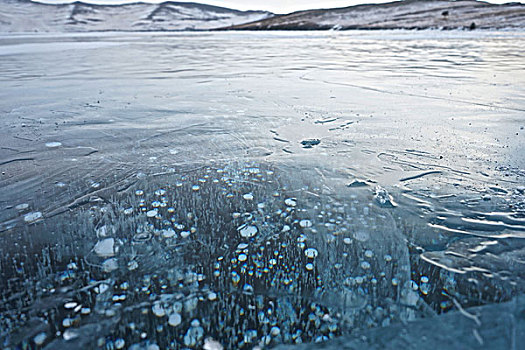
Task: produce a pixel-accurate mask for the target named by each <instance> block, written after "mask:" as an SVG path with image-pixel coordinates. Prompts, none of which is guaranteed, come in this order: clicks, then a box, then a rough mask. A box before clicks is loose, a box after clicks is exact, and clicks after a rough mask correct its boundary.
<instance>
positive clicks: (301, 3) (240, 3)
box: [39, 0, 512, 13]
mask: <svg viewBox="0 0 525 350" xmlns="http://www.w3.org/2000/svg"><path fill="white" fill-rule="evenodd" d="M39 1H40V2H47V3H66V2H73V1H74V0H71V1H68V0H39ZM82 1H83V2H88V3H95V4H122V3H127V2H128V3H129V2H139V1H140V0H82ZM163 1H164V0H149V1H144V2H163ZM389 1H392V0H369V1H360V0H202V1H199V0H194V1H193V2H200V3H205V4H210V5H217V6H224V7H229V8H235V9H239V10H267V11H271V12H274V13H289V12H293V11H298V10H308V9H314V8H330V7H344V6H351V5H357V4H365V3H380V2H389ZM510 1H512V0H490V1H489V2H492V3H500V4H502V3H505V2H510Z"/></svg>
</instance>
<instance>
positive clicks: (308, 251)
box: [304, 248, 319, 259]
mask: <svg viewBox="0 0 525 350" xmlns="http://www.w3.org/2000/svg"><path fill="white" fill-rule="evenodd" d="M304 255H306V257H307V258H309V259H314V258H317V255H319V252H318V251H317V249H315V248H308V249H306V250H305V251H304Z"/></svg>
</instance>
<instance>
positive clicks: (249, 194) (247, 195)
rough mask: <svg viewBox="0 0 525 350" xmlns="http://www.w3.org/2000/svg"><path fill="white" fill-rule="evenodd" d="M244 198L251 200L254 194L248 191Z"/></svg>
mask: <svg viewBox="0 0 525 350" xmlns="http://www.w3.org/2000/svg"><path fill="white" fill-rule="evenodd" d="M242 198H244V199H246V200H247V201H251V200H253V194H251V193H246V194H245V195H243V196H242Z"/></svg>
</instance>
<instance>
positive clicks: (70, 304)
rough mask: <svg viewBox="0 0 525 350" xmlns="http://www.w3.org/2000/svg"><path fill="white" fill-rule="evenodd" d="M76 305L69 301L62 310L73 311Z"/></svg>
mask: <svg viewBox="0 0 525 350" xmlns="http://www.w3.org/2000/svg"><path fill="white" fill-rule="evenodd" d="M77 305H78V304H77V303H76V302H74V301H70V302H67V303H65V304H64V308H65V309H74V308H75V307H77Z"/></svg>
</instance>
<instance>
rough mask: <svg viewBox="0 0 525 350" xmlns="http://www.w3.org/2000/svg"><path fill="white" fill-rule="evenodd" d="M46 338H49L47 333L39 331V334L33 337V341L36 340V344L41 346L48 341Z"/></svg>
mask: <svg viewBox="0 0 525 350" xmlns="http://www.w3.org/2000/svg"><path fill="white" fill-rule="evenodd" d="M46 338H47V335H46V333H44V332H41V333H38V334H37V335H36V336H35V337H34V338H33V341H34V342H35V344H36V345H37V346H40V345H42V344H44V342H45V341H46Z"/></svg>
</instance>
